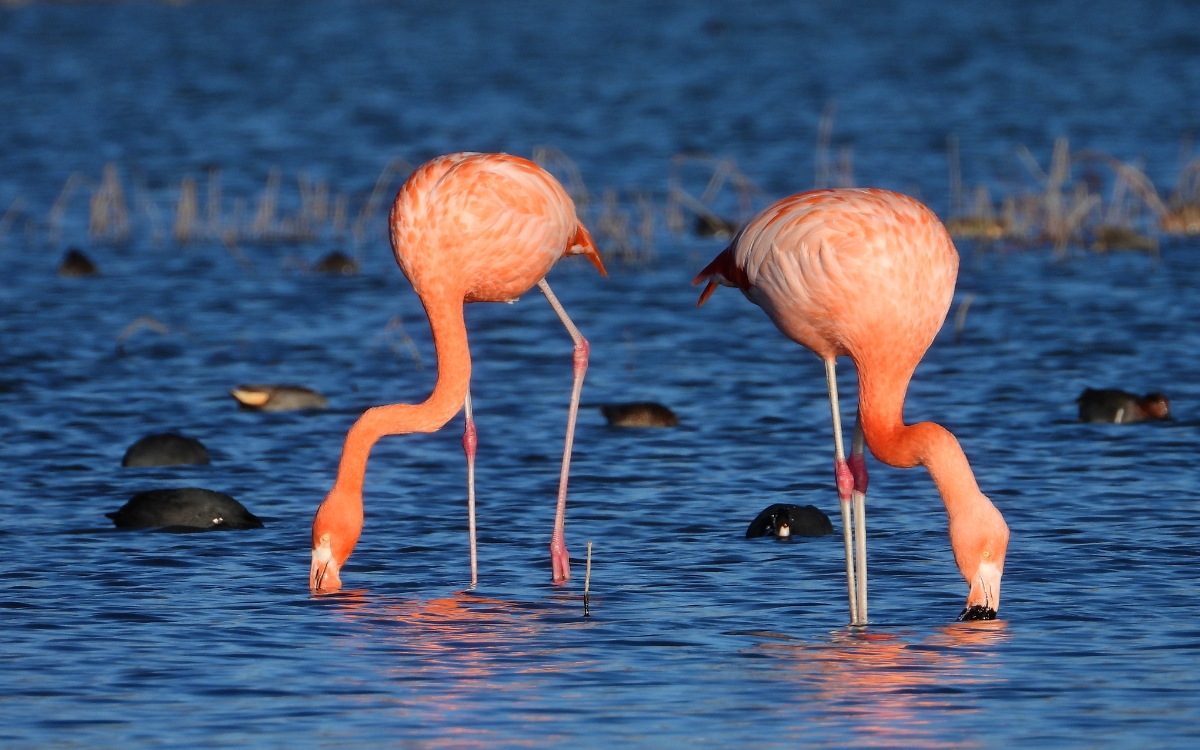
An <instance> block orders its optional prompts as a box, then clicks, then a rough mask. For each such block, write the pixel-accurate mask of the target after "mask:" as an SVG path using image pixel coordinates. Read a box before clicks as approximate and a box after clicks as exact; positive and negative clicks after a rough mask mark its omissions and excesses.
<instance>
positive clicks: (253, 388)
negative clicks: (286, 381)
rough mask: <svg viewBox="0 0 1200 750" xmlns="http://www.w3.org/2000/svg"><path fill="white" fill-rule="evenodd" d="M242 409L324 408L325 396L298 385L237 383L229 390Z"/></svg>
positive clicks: (326, 402) (290, 409) (325, 405)
mask: <svg viewBox="0 0 1200 750" xmlns="http://www.w3.org/2000/svg"><path fill="white" fill-rule="evenodd" d="M229 395H231V396H233V397H234V398H235V399H237V402H238V403H239V404H241V406H242V408H243V409H253V410H256V411H293V410H295V409H324V408H326V407H327V406H329V402H328V401H326V400H325V397H324V396H322V395H321V394H319V393H317V392H316V391H314V390H312V389H310V388H304V387H303V386H299V385H239V386H238V387H237V388H234V389H233V390H232V391H230V392H229Z"/></svg>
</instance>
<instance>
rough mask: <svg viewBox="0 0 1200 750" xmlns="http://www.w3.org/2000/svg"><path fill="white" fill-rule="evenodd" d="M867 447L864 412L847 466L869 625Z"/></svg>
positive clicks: (863, 611)
mask: <svg viewBox="0 0 1200 750" xmlns="http://www.w3.org/2000/svg"><path fill="white" fill-rule="evenodd" d="M866 447H867V440H866V436H864V435H863V428H862V412H859V413H858V414H857V415H856V416H855V418H854V439H853V440H851V442H850V458H849V459H848V460H847V462H846V463H847V464H849V466H850V473H851V474H852V475H854V492H853V493H851V498H852V500H853V504H854V541H855V553H856V557H857V558H858V559H857V563H858V564H857V570H858V621H859V622H860V623H861V624H863V625H865V624H866V623H867V505H866V501H867V462H866V458H865V456H864V453H865V451H866Z"/></svg>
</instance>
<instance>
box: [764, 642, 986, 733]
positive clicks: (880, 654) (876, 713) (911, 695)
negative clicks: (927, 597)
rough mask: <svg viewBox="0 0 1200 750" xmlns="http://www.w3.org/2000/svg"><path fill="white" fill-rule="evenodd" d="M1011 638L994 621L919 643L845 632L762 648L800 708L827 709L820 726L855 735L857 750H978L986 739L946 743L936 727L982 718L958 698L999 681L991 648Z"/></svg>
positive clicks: (767, 644) (770, 644) (822, 713)
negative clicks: (949, 716)
mask: <svg viewBox="0 0 1200 750" xmlns="http://www.w3.org/2000/svg"><path fill="white" fill-rule="evenodd" d="M1008 637H1009V636H1008V633H1007V626H1006V623H1005V622H1004V621H1002V620H993V621H985V622H971V623H955V624H953V625H947V626H944V627H942V628H939V629H938V631H937V632H935V633H934V634H932V635H930V636H928V637H926V638H922V639H919V640H914V639H912V638H905V637H903V636H900V635H896V634H891V633H878V632H869V631H865V632H856V631H843V632H840V633H838V634H837V635H835V636H834V637H833V638H832V639H831V640H830V641H829V642H827V643H821V644H794V643H787V642H786V641H773V642H768V643H763V644H760V645H759V646H758V647H757V648H759V649H762V650H765V651H767V652H769V654H770V655H771V657H772V658H774V659H776V660H778V662H779V663H780V666H781V672H782V673H783V674H784V675H785V676H786V677H788V678H789V681H791V682H793V683H794V684H795V687H796V688H797V690H798V691H799V692H800V693H801V696H798V698H797V699H798V700H803V701H805V702H806V703H807V702H811V701H812V700H813V699H814V698H815V699H816V700H817V701H820V702H821V703H823V704H824V705H825V707H826V710H825V711H824V712H821V714H820V715H821V716H822V717H823V718H821V719H817V721H820V722H821V723H824V724H827V725H829V726H830V727H831V728H834V727H841V728H843V729H852V730H853V731H854V733H855V735H856V736H855V744H861V745H865V746H875V747H882V746H895V747H921V748H942V747H973V746H976V745H979V744H981V743H982V740H984V739H986V738H983V737H980V738H979V740H975V739H974V738H971V737H963V738H961V739H957V738H956V739H955V740H952V741H951V740H947V739H945V735H946V732H945V731H944V730H943V729H942V728H941V727H939V726H938V725H937V723H938V722H937V719H938V717H939V715H944V714H945V713H946V712H950V711H954V712H964V711H974V710H977V709H976V708H975V707H974V706H972V705H970V704H968V702H967V700H966V699H962V698H959V697H958V696H959V695H961V692H960V691H963V690H964V689H966V688H968V687H969V686H975V685H980V684H986V683H988V682H989V681H991V680H992V679H993V678H992V677H990V676H989V675H988V672H989V671H991V670H994V669H995V668H996V666H997V661H996V659H995V657H994V654H992V653H991V651H990V647H991V646H993V645H996V644H998V643H1001V642H1003V641H1004V640H1006V639H1007V638H1008ZM806 715H809V716H811V714H810V713H808V712H806Z"/></svg>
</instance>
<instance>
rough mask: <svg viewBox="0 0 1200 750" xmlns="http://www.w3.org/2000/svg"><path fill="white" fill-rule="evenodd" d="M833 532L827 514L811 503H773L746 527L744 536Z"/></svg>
mask: <svg viewBox="0 0 1200 750" xmlns="http://www.w3.org/2000/svg"><path fill="white" fill-rule="evenodd" d="M832 533H833V522H832V521H830V520H829V516H827V515H825V514H824V513H822V512H821V511H820V510H819V509H818V508H816V507H814V506H812V505H791V504H788V503H775V504H774V505H772V506H770V507H768V508H767V509H765V510H764V511H763V512H762V513H759V514H758V517H757V518H755V519H754V520H753V521H751V522H750V525H749V526H748V527H746V538H747V539H755V538H758V537H760V536H774V537H776V538H777V539H787V538H788V537H791V536H825V535H826V534H832Z"/></svg>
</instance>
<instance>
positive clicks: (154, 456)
mask: <svg viewBox="0 0 1200 750" xmlns="http://www.w3.org/2000/svg"><path fill="white" fill-rule="evenodd" d="M206 463H208V449H207V448H205V447H204V444H203V443H201V442H200V441H199V440H195V439H193V438H189V437H184V436H182V435H176V434H174V433H170V432H164V433H161V434H158V435H147V436H146V437H144V438H142V439H141V440H139V441H137V442H136V443H134V444H133V445H131V446H129V450H127V451H125V457H124V458H122V459H121V465H122V466H176V465H180V464H206Z"/></svg>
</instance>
